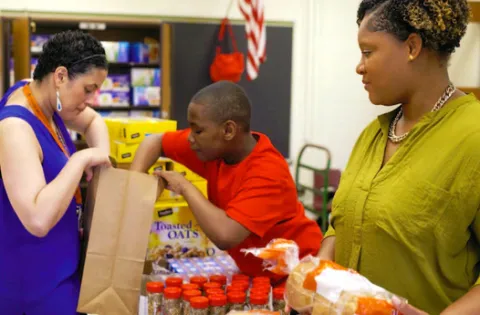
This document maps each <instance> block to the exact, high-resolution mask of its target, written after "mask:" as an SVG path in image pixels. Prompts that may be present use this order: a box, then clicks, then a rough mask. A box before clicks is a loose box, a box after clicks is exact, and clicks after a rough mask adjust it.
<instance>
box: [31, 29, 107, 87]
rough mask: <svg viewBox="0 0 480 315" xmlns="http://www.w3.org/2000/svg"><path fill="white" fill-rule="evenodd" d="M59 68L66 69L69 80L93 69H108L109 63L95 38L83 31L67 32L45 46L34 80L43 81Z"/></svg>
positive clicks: (56, 35) (56, 36)
mask: <svg viewBox="0 0 480 315" xmlns="http://www.w3.org/2000/svg"><path fill="white" fill-rule="evenodd" d="M59 66H64V67H66V68H67V69H68V76H69V78H74V77H75V76H76V75H79V74H84V73H87V72H88V71H89V70H90V69H92V68H100V69H107V68H108V63H107V59H106V56H105V49H104V48H103V46H102V44H101V43H100V42H99V41H98V40H97V39H96V38H95V37H93V36H91V35H89V34H87V33H84V32H82V31H65V32H61V33H58V34H55V35H54V36H53V37H52V38H50V39H49V40H48V41H47V42H46V43H45V44H44V45H43V52H42V54H41V55H40V57H39V58H38V64H37V66H36V67H35V71H34V73H33V79H34V80H36V81H42V80H43V79H44V78H45V77H46V76H47V75H48V74H49V73H51V72H54V71H55V69H56V68H57V67H59Z"/></svg>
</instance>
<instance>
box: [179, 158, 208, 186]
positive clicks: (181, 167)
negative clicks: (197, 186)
mask: <svg viewBox="0 0 480 315" xmlns="http://www.w3.org/2000/svg"><path fill="white" fill-rule="evenodd" d="M173 170H174V171H175V172H179V173H182V172H185V178H186V179H188V180H189V181H191V182H194V181H202V180H205V179H204V178H203V177H202V176H200V175H198V174H197V173H195V172H193V171H192V170H190V169H189V168H187V167H186V166H185V165H183V164H180V163H178V162H175V161H174V162H173Z"/></svg>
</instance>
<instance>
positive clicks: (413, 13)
mask: <svg viewBox="0 0 480 315" xmlns="http://www.w3.org/2000/svg"><path fill="white" fill-rule="evenodd" d="M369 13H373V16H372V19H371V20H370V21H369V25H368V28H369V29H370V30H371V31H384V32H388V33H391V34H393V35H395V36H396V37H397V38H398V39H399V40H402V41H405V40H406V39H407V38H408V36H409V35H410V34H412V33H416V34H418V35H419V36H420V37H421V38H422V41H423V46H424V47H426V48H429V49H431V50H433V51H436V52H437V53H438V54H439V55H442V56H449V55H450V54H452V53H453V52H454V51H455V48H456V47H459V46H460V40H461V39H462V37H463V36H464V35H465V32H466V29H467V24H468V22H469V19H470V8H469V6H468V3H467V0H363V1H362V2H361V3H360V7H359V8H358V12H357V23H358V24H359V25H360V23H361V22H362V20H363V19H364V18H365V16H366V15H367V14H369Z"/></svg>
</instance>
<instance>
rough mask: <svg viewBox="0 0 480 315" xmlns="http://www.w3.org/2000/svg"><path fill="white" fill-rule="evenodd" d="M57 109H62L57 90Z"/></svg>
mask: <svg viewBox="0 0 480 315" xmlns="http://www.w3.org/2000/svg"><path fill="white" fill-rule="evenodd" d="M57 111H58V112H61V111H62V102H61V101H60V92H59V91H58V90H57Z"/></svg>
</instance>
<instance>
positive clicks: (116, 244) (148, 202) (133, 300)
mask: <svg viewBox="0 0 480 315" xmlns="http://www.w3.org/2000/svg"><path fill="white" fill-rule="evenodd" d="M157 188H158V181H157V180H156V179H155V178H154V177H152V176H149V175H147V174H141V173H138V172H130V171H126V170H120V169H115V168H107V169H97V170H95V174H94V178H93V180H92V182H91V183H90V185H89V188H88V193H87V203H86V209H85V213H84V218H85V225H84V235H85V246H84V252H83V255H82V256H83V257H84V264H81V266H83V270H82V272H83V273H82V280H81V281H82V282H81V283H82V284H81V289H80V298H79V303H78V308H77V311H78V312H82V313H88V314H99V315H132V314H137V312H138V301H139V296H140V288H141V280H142V271H143V269H144V263H145V253H146V249H147V246H148V231H149V228H150V226H151V224H152V215H151V211H152V210H151V209H153V207H154V203H155V197H156V193H157Z"/></svg>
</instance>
